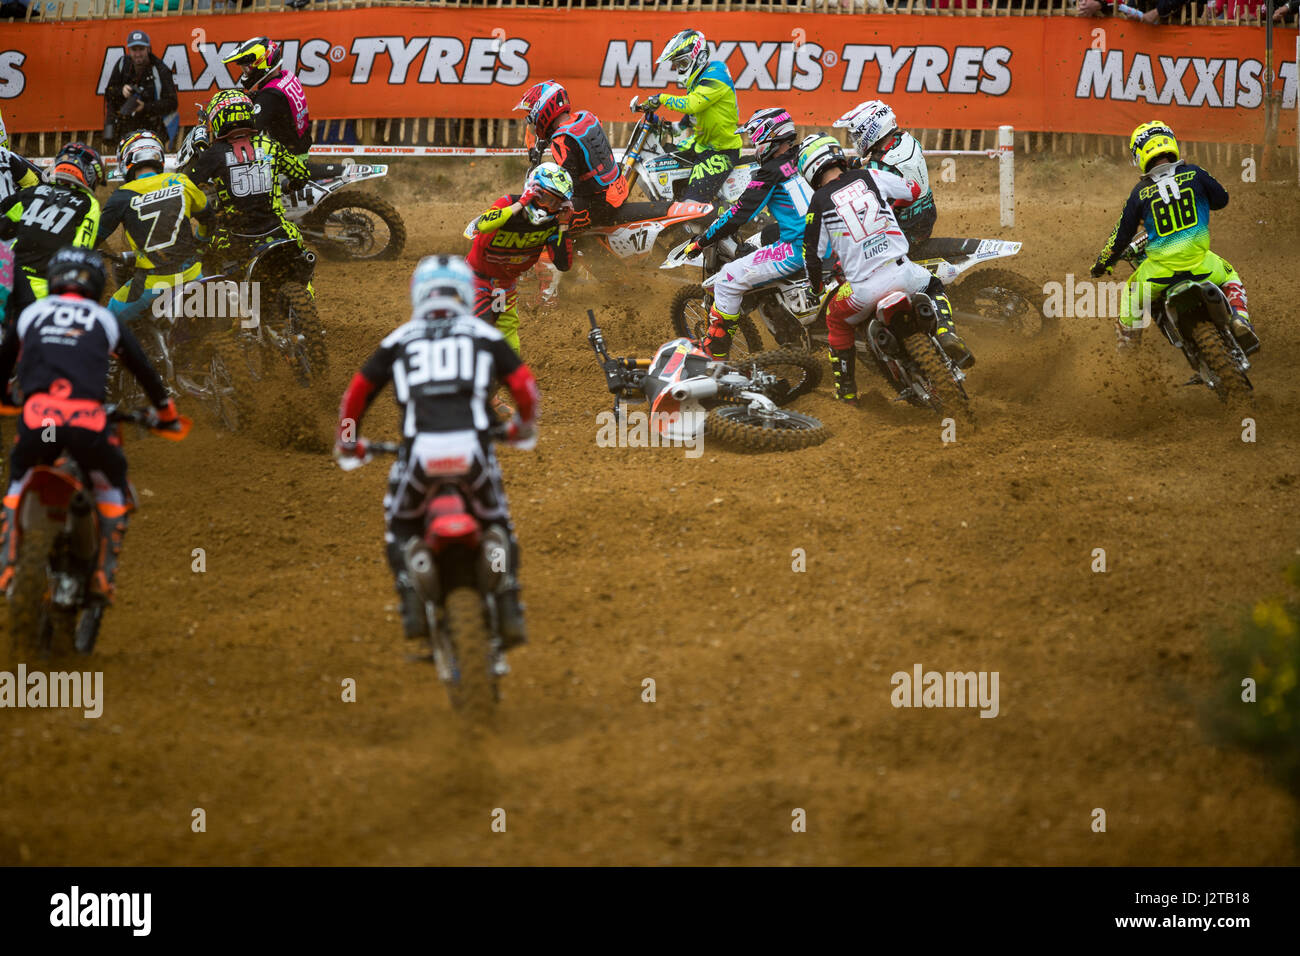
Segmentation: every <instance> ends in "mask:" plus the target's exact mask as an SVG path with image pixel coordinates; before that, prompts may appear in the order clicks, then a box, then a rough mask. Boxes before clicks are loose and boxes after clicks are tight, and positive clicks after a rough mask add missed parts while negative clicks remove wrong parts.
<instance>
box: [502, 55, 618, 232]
mask: <svg viewBox="0 0 1300 956" xmlns="http://www.w3.org/2000/svg"><path fill="white" fill-rule="evenodd" d="M515 109H516V110H527V112H528V125H529V126H530V127H531V128H532V131H533V135H534V136H536V137H537V142H536V143H535V144H534V146H533V147H532V149H531V150H530V152H529V158H530V159H531V160H532V163H533V165H536V164H537V163H539V162H541V160H542V158H543V157H544V156H546V154H547V152H548V150H549V152H550V154H551V155H552V156H553V157H554V158H555V162H556V163H558V164H559V165H560V166H563V167H564V171H565V172H567V173H568V174H569V177H570V178H571V179H572V180H573V218H572V220H570V222H569V229H570V231H572V230H576V229H580V228H582V227H583V226H588V225H595V226H601V225H607V224H609V223H612V222H614V221H615V220H616V219H617V216H618V207H619V206H621V205H622V204H623V200H625V199H626V198H627V193H628V189H627V180H625V179H624V178H623V176H622V171H621V170H620V169H619V165H618V163H617V162H615V160H614V151H613V150H612V149H611V148H610V145H609V139H608V138H607V137H606V136H605V130H604V129H603V128H601V125H600V120H599V119H597V118H596V115H595V114H594V113H591V112H589V111H587V110H578V111H576V112H574V111H573V110H572V108H571V107H570V105H569V94H568V91H566V90H565V89H564V87H563V86H561V85H560V84H559V83H556V82H555V81H554V80H546V81H544V82H541V83H538V84H536V85H534V86H532V87H531V88H529V90H528V92H527V93H525V94H524V96H523V99H521V100H520V101H519V104H518V105H517V106H516V107H515Z"/></svg>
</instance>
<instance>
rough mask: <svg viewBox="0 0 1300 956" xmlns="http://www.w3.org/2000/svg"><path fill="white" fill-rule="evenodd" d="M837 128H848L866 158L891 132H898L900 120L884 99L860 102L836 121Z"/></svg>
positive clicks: (859, 151)
mask: <svg viewBox="0 0 1300 956" xmlns="http://www.w3.org/2000/svg"><path fill="white" fill-rule="evenodd" d="M835 128H836V129H847V130H848V131H849V135H850V136H852V137H853V144H854V145H855V146H857V148H858V155H859V156H861V157H862V158H863V159H866V157H867V154H868V153H869V152H871V151H872V150H873V149H875V148H876V146H877V145H879V144H880V143H881V142H882V141H883V140H884V139H885V138H886V137H887V136H889V134H890V133H894V132H897V130H898V120H897V119H896V118H895V116H894V111H893V110H891V109H890V108H889V107H888V106H887V105H886V104H885V103H884V102H883V101H882V100H869V101H867V102H866V103H859V104H858V105H857V106H855V107H853V109H851V110H849V111H848V112H847V113H845V114H844V115H843V116H841V117H840V118H839V119H837V120H836V121H835Z"/></svg>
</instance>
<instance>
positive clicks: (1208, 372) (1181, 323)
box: [1120, 232, 1259, 404]
mask: <svg viewBox="0 0 1300 956" xmlns="http://www.w3.org/2000/svg"><path fill="white" fill-rule="evenodd" d="M1146 244H1147V234H1146V233H1145V232H1142V233H1140V234H1139V235H1138V236H1137V237H1136V238H1135V239H1134V240H1133V241H1132V242H1131V243H1129V245H1128V248H1127V249H1125V250H1124V252H1123V254H1122V255H1121V257H1120V258H1122V259H1123V260H1124V261H1125V262H1127V263H1129V265H1131V266H1132V267H1133V268H1134V269H1136V268H1137V267H1138V265H1140V264H1141V262H1142V260H1143V259H1145V258H1146ZM1151 319H1152V321H1153V322H1154V323H1155V325H1156V327H1157V328H1159V329H1160V331H1161V333H1162V334H1163V335H1164V337H1165V338H1166V339H1167V340H1168V342H1169V344H1170V345H1172V346H1174V347H1175V348H1177V349H1178V350H1179V351H1181V352H1182V353H1183V357H1184V358H1185V359H1187V364H1188V365H1190V366H1191V367H1192V377H1191V378H1190V379H1188V381H1186V382H1185V383H1184V384H1185V385H1204V386H1206V387H1207V388H1209V389H1211V390H1212V391H1213V392H1214V394H1215V395H1217V396H1218V397H1219V399H1220V401H1222V402H1224V403H1227V404H1232V403H1234V402H1239V401H1244V400H1246V399H1247V398H1248V397H1249V396H1250V394H1251V392H1252V391H1253V390H1254V388H1255V386H1254V385H1253V384H1251V381H1250V377H1249V376H1248V375H1247V374H1246V373H1247V372H1249V371H1250V359H1249V358H1247V356H1248V355H1250V354H1251V353H1253V352H1255V351H1256V350H1258V348H1259V340H1258V338H1256V339H1255V340H1254V341H1253V342H1250V343H1247V344H1246V346H1245V347H1243V345H1242V343H1240V342H1238V341H1237V339H1236V338H1235V337H1234V336H1233V334H1232V328H1231V325H1230V324H1229V323H1230V322H1231V320H1232V306H1231V305H1230V304H1229V302H1228V298H1227V296H1225V295H1224V294H1223V290H1222V289H1220V288H1219V287H1218V286H1217V285H1215V284H1214V283H1213V282H1210V281H1209V280H1208V279H1206V280H1200V281H1198V280H1195V279H1192V278H1187V279H1183V280H1181V281H1178V282H1174V283H1172V284H1171V285H1170V286H1169V287H1168V288H1165V289H1162V290H1160V292H1159V294H1158V295H1156V296H1155V297H1154V299H1153V301H1152V302H1151Z"/></svg>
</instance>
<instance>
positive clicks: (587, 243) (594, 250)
mask: <svg viewBox="0 0 1300 956" xmlns="http://www.w3.org/2000/svg"><path fill="white" fill-rule="evenodd" d="M623 211H626V214H627V216H628V217H629V218H628V219H624V220H621V221H619V222H616V223H610V224H607V225H599V226H590V225H587V226H581V227H578V228H577V229H574V230H573V232H571V233H570V234H569V235H570V236H571V237H572V239H573V252H574V260H573V265H572V268H571V269H570V271H569V272H568V273H564V272H560V271H559V270H557V269H555V268H554V267H553V266H551V265H550V264H549V263H548V262H547V260H546V257H545V256H543V258H542V259H540V260H539V261H538V263H537V265H536V266H535V267H534V268H533V269H531V270H529V271H528V272H526V273H524V275H523V276H521V277H520V282H519V294H520V298H521V300H522V301H523V302H524V303H525V304H526V305H531V306H534V307H535V306H539V305H547V304H550V303H552V302H554V301H555V299H556V297H557V296H558V295H559V290H560V287H561V285H562V284H563V285H566V286H567V285H568V284H569V282H570V281H572V280H571V279H570V277H571V276H573V275H574V274H575V271H576V274H577V275H579V276H582V279H581V280H580V281H584V280H585V281H602V280H609V279H612V278H615V275H614V273H613V272H612V270H611V268H610V267H611V266H619V265H622V264H626V263H634V262H638V261H641V260H644V259H646V258H647V257H648V256H650V255H651V254H652V253H654V252H655V251H656V250H660V251H663V250H664V248H665V246H664V243H663V237H665V236H669V237H676V236H678V235H679V233H680V231H681V227H682V226H683V225H684V224H685V223H689V222H693V221H695V220H700V219H704V218H706V217H708V216H711V215H713V206H712V205H710V204H709V203H695V202H674V203H669V204H664V203H642V202H638V203H624V204H623V206H621V207H620V212H623ZM476 222H478V219H477V218H476V219H474V220H472V221H471V222H470V223H469V225H468V226H466V227H465V232H464V235H465V238H467V239H472V238H473V237H474V224H475V223H476ZM688 238H689V237H688Z"/></svg>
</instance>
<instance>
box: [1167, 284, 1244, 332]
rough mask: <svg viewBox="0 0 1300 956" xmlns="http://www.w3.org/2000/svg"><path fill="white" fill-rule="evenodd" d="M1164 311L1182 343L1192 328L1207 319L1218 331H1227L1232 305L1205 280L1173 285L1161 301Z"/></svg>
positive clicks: (1216, 287) (1216, 288)
mask: <svg viewBox="0 0 1300 956" xmlns="http://www.w3.org/2000/svg"><path fill="white" fill-rule="evenodd" d="M1164 307H1165V312H1166V314H1167V315H1168V316H1169V318H1170V320H1171V321H1172V323H1173V325H1174V327H1175V328H1177V329H1178V332H1179V334H1180V335H1181V336H1182V337H1183V339H1184V340H1186V339H1189V338H1190V337H1191V329H1192V326H1193V325H1195V324H1196V323H1197V322H1200V321H1203V320H1204V319H1209V320H1210V321H1211V322H1213V323H1214V325H1215V327H1216V328H1218V329H1219V330H1220V331H1227V330H1228V323H1229V321H1230V320H1231V318H1232V306H1231V305H1229V304H1228V299H1227V296H1225V295H1224V294H1223V290H1222V289H1220V288H1219V287H1218V286H1217V285H1215V284H1214V283H1213V282H1210V281H1209V280H1208V279H1206V280H1202V281H1200V282H1196V281H1193V280H1187V281H1184V282H1178V283H1175V284H1174V285H1173V286H1172V287H1171V288H1170V289H1169V291H1168V292H1167V293H1165V301H1164Z"/></svg>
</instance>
